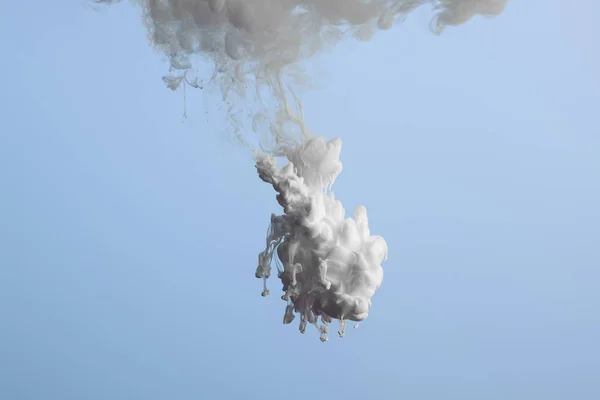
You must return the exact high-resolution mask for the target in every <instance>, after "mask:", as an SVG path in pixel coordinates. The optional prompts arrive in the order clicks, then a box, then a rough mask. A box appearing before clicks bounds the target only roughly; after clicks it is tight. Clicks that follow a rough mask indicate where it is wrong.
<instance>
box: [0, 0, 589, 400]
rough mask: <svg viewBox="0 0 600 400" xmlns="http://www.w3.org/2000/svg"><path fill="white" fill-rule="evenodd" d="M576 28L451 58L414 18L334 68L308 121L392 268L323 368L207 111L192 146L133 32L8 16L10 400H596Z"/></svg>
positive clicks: (74, 18)
mask: <svg viewBox="0 0 600 400" xmlns="http://www.w3.org/2000/svg"><path fill="white" fill-rule="evenodd" d="M577 4H578V6H577V7H575V6H574V5H573V4H571V2H565V1H558V0H548V1H542V0H530V1H516V0H512V1H509V4H508V7H507V9H506V11H505V12H504V13H503V14H502V15H501V16H500V17H498V18H496V19H492V20H486V19H483V18H477V19H475V20H473V21H471V22H469V23H468V24H467V25H464V26H462V27H460V28H452V29H449V30H447V31H446V32H445V33H444V34H443V36H441V37H435V36H433V35H432V34H430V33H429V32H428V31H427V23H428V20H429V18H430V13H429V12H428V11H427V10H421V11H418V12H416V13H415V14H413V15H411V17H410V18H409V19H408V21H407V22H406V23H405V24H403V25H400V26H397V27H396V28H395V29H393V30H392V31H388V32H382V33H379V34H378V35H377V36H376V37H375V39H374V40H372V41H371V42H369V43H368V44H365V43H360V42H350V43H347V44H344V45H342V46H340V47H338V48H336V49H335V50H334V51H333V52H331V53H330V54H328V55H325V56H323V57H321V58H319V62H318V65H319V68H320V69H321V70H322V71H323V73H324V75H323V77H322V79H321V80H322V82H323V85H322V88H321V89H320V90H317V91H314V92H309V93H308V94H307V95H306V96H304V103H305V107H306V115H307V121H308V123H309V125H310V127H311V128H312V130H313V131H314V132H315V133H318V134H321V135H325V136H327V137H336V136H340V137H342V139H343V141H344V147H343V151H342V161H343V162H344V172H343V174H342V175H341V176H340V178H339V180H338V181H337V183H336V187H335V190H336V196H337V197H338V198H340V199H341V200H342V201H343V202H344V204H345V206H346V209H347V210H349V211H351V210H352V209H353V208H354V207H355V206H356V205H358V204H365V205H366V206H367V208H368V210H369V216H370V221H371V230H372V232H373V233H375V234H381V235H383V236H384V237H385V238H386V240H387V242H388V245H389V249H390V252H389V256H390V257H389V260H388V261H387V262H386V263H385V264H384V270H385V278H384V284H383V286H382V287H381V289H380V290H379V291H378V293H377V294H376V295H375V298H374V300H373V309H372V311H371V314H370V316H369V319H368V320H367V321H366V322H365V323H364V324H361V327H360V328H359V329H349V331H348V333H347V335H346V337H345V338H344V339H343V340H341V339H338V338H337V337H335V335H331V336H332V337H331V339H330V341H329V342H328V343H327V344H325V345H323V344H322V343H320V342H319V339H318V334H317V332H316V331H315V330H314V329H313V328H311V327H309V329H308V330H307V333H306V334H305V335H300V334H299V333H298V330H297V325H296V323H294V324H293V325H291V326H284V325H282V324H281V318H282V315H283V311H284V307H285V304H284V303H283V302H282V301H281V300H279V298H278V297H279V296H278V295H277V290H273V295H271V296H270V297H267V298H266V299H264V298H261V296H260V292H261V282H260V281H259V280H256V279H255V278H254V269H255V267H256V260H257V253H258V252H259V251H260V250H261V249H262V247H263V245H264V236H265V234H266V228H267V225H268V222H269V216H270V213H271V212H278V211H279V207H278V205H277V203H276V201H275V194H274V192H272V189H271V188H269V187H268V186H267V185H265V184H264V183H262V182H261V181H260V180H259V179H258V178H257V177H256V175H255V170H254V167H253V165H252V160H251V157H250V154H249V153H247V152H244V151H243V150H242V149H241V148H239V147H236V146H235V145H233V144H231V143H230V142H229V141H228V140H227V139H225V138H224V136H222V135H220V134H219V132H218V129H214V126H213V125H214V124H215V122H214V119H213V120H212V122H210V123H207V122H206V119H207V118H206V115H205V113H204V111H203V102H204V101H205V99H204V97H202V96H201V95H199V94H197V93H194V92H192V91H188V96H187V98H188V116H189V118H188V119H187V120H186V121H185V122H184V123H183V124H182V123H181V114H182V111H183V94H182V93H179V92H177V93H172V92H170V91H168V90H167V89H165V87H164V84H163V82H162V81H161V79H160V78H161V76H162V75H163V74H164V73H166V71H167V64H166V61H165V59H164V57H163V56H162V55H160V54H157V53H156V52H155V51H153V50H152V49H151V48H150V47H149V46H148V45H147V40H146V31H145V29H144V28H143V27H142V25H141V22H140V12H139V10H138V9H137V8H134V7H132V6H131V5H129V4H127V3H124V4H120V5H118V6H115V7H111V8H108V9H106V10H101V11H100V12H98V11H95V10H94V9H93V8H91V7H89V5H86V3H85V2H83V1H61V2H59V1H56V2H50V1H39V0H38V1H21V2H17V1H7V0H2V1H0V46H1V48H2V62H1V63H0V74H1V76H2V77H3V85H2V92H1V95H0V121H1V123H2V125H1V127H0V399H8V400H13V399H15V400H16V399H27V400H29V399H36V400H37V399H40V400H41V399H44V400H50V399H57V400H68V399H77V400H81V399H103V400H104V399H110V400H118V399H128V400H130V399H145V400H149V399H170V400H171V399H177V400H183V399H238V398H244V399H271V398H287V399H290V400H293V399H304V398H312V399H321V398H323V399H325V398H342V397H344V398H349V399H353V398H379V399H401V398H406V399H411V400H412V399H414V400H417V399H436V400H438V399H460V400H465V399H486V400H488V399H490V400H491V399H511V400H516V399H524V400H525V399H527V400H531V399H578V400H583V399H590V400H591V399H598V398H600V379H599V377H600V347H599V344H598V338H600V312H598V309H599V307H600V211H599V208H598V207H599V204H600V164H599V162H598V160H599V156H600V137H599V134H600V128H599V126H598V112H599V109H598V105H599V104H600V95H599V89H600V80H599V79H598V71H600V61H599V57H598V47H597V42H596V44H594V43H595V42H594V37H596V38H597V37H600V36H598V29H597V25H596V23H597V18H596V17H594V15H596V16H597V15H598V14H599V13H600V5H599V4H598V2H595V1H591V0H589V1H581V2H577ZM596 40H597V39H596ZM594 71H595V72H594ZM216 123H217V124H218V121H217V122H216ZM211 124H212V125H211ZM271 287H272V289H277V288H278V285H277V284H276V282H275V281H273V282H271Z"/></svg>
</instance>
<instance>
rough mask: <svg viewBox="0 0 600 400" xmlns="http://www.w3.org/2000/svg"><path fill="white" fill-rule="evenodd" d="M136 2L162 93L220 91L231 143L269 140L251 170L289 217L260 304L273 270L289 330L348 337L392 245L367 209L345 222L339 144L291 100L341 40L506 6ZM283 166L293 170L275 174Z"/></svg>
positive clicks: (292, 0)
mask: <svg viewBox="0 0 600 400" xmlns="http://www.w3.org/2000/svg"><path fill="white" fill-rule="evenodd" d="M117 1H118V0H98V2H101V3H114V2H117ZM133 1H134V2H136V3H138V4H139V5H140V6H141V9H142V11H143V16H144V22H145V25H146V27H147V29H148V33H149V38H150V42H151V43H152V44H153V45H154V46H155V47H157V48H158V49H160V51H161V52H163V53H164V54H165V55H166V56H168V58H169V61H170V66H171V72H170V74H169V75H168V76H166V77H164V78H163V79H164V81H165V83H166V84H167V86H168V87H169V88H171V89H172V90H176V89H177V88H178V87H180V86H181V85H185V86H192V87H196V88H203V87H205V86H206V87H217V88H218V90H219V92H220V93H219V96H218V98H212V99H209V101H214V102H224V103H225V104H226V105H227V107H226V109H227V116H228V118H229V121H230V127H231V129H232V130H233V131H235V133H236V135H238V137H240V138H242V140H243V138H244V137H245V136H246V135H247V133H248V132H247V131H250V130H254V131H255V132H258V133H259V134H261V135H262V137H261V143H260V144H261V148H262V151H256V168H257V171H258V174H259V177H260V178H261V179H262V180H263V181H265V182H267V183H269V184H271V185H272V186H273V188H274V189H275V191H276V192H277V201H278V202H279V204H280V205H281V206H282V207H283V211H284V212H283V214H282V215H279V216H276V215H272V216H271V225H270V228H269V232H268V234H267V238H266V248H265V250H264V251H263V252H261V253H260V254H259V265H258V268H257V270H256V276H257V277H258V278H262V279H263V280H264V281H265V285H264V290H263V295H266V294H268V293H269V291H268V289H267V286H266V281H267V278H269V277H270V274H271V264H273V263H275V264H276V266H277V271H278V278H279V279H280V280H281V282H282V284H283V292H284V294H283V296H282V299H283V300H284V301H285V302H286V310H285V313H284V317H283V322H284V323H286V324H287V323H290V322H291V321H292V320H293V319H294V316H295V313H297V314H299V315H300V330H301V331H302V332H304V330H305V328H306V325H307V323H312V324H314V325H315V326H317V328H318V329H319V331H320V332H321V340H323V341H325V340H327V332H328V323H329V322H331V320H332V319H338V320H340V329H339V334H340V336H343V334H344V327H345V324H346V321H348V320H351V321H362V320H364V319H365V318H366V317H367V315H368V312H369V309H370V306H371V297H372V296H373V294H374V293H375V291H376V290H377V288H378V287H379V286H380V285H381V283H382V279H383V269H382V267H381V263H382V262H383V261H384V260H385V259H386V257H387V244H386V242H385V240H384V239H383V238H382V237H380V236H372V235H371V234H370V231H369V225H368V219H367V212H366V209H365V207H363V206H359V207H357V208H356V209H355V211H354V218H346V217H345V210H344V208H343V206H342V203H341V202H340V201H338V200H336V199H335V196H334V194H333V192H332V191H331V186H332V185H333V182H334V181H335V179H336V177H337V176H338V175H339V173H341V171H342V164H341V162H340V160H339V156H340V151H341V145H342V142H341V140H340V139H333V140H331V141H328V142H327V141H326V140H325V139H324V138H322V137H318V136H313V135H312V134H311V132H310V131H309V129H308V128H307V126H306V125H305V123H304V118H303V114H302V106H301V102H300V101H299V100H298V99H297V98H296V97H295V94H294V90H293V88H294V87H297V86H298V85H300V84H302V81H303V75H302V72H303V70H302V68H300V65H301V64H302V62H304V61H306V60H309V59H310V58H311V57H312V56H313V55H315V54H316V53H319V52H320V51H322V50H323V49H326V48H330V47H332V46H334V45H335V44H336V43H338V42H340V41H341V40H343V39H345V38H352V37H353V38H356V39H358V40H363V41H368V40H369V39H370V38H371V37H372V36H373V35H374V34H375V33H376V32H377V31H378V30H386V29H390V28H392V27H393V26H394V24H396V23H398V22H401V21H402V20H403V19H404V18H405V17H406V16H407V15H408V14H410V13H411V12H412V11H414V10H415V9H417V8H418V7H421V6H424V7H430V8H431V9H432V20H431V24H430V29H431V30H432V31H433V32H434V33H435V34H440V33H442V31H443V30H444V29H445V28H446V27H449V26H456V25H461V24H463V23H466V22H467V21H469V20H470V19H472V18H473V17H475V16H477V15H482V16H496V15H499V14H500V13H502V11H503V10H504V8H505V6H506V1H507V0H133ZM206 65H209V66H210V67H211V73H209V74H208V75H207V76H202V74H201V73H198V72H197V68H198V67H200V66H206ZM244 121H249V124H246V123H245V122H244ZM265 148H266V149H267V150H265ZM276 157H283V158H286V159H287V161H288V163H287V164H286V165H285V166H284V167H277V165H276ZM319 317H320V319H321V325H319V324H318V321H317V320H318V318H319Z"/></svg>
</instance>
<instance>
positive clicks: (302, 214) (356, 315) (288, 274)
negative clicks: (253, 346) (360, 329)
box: [256, 137, 387, 341]
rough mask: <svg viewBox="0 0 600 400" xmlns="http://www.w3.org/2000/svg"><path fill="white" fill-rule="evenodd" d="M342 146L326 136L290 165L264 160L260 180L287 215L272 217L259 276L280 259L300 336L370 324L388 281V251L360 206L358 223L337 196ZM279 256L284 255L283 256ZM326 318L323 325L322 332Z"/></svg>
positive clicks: (301, 147)
mask: <svg viewBox="0 0 600 400" xmlns="http://www.w3.org/2000/svg"><path fill="white" fill-rule="evenodd" d="M341 147H342V141H341V140H340V139H333V140H331V141H329V142H325V139H324V138H322V137H312V138H308V139H307V140H306V141H304V142H302V143H299V144H297V145H294V146H292V147H289V148H285V149H284V152H283V153H284V154H285V156H286V158H287V160H288V164H286V165H285V166H284V167H281V168H278V167H276V165H275V158H274V157H273V156H272V155H261V156H259V157H258V158H257V161H256V169H257V170H258V176H259V177H260V178H261V179H262V180H263V181H265V182H267V183H269V184H271V185H273V188H274V189H275V191H276V192H277V193H278V195H277V200H278V202H279V204H280V205H281V206H282V207H283V211H284V213H283V215H272V216H271V226H270V229H269V232H268V234H267V240H266V248H265V250H264V251H263V252H262V253H260V255H259V257H258V268H257V270H256V277H258V278H263V279H264V281H265V286H264V291H263V295H266V294H268V293H269V291H268V289H267V285H266V280H267V278H268V277H269V276H270V274H271V260H273V256H274V255H276V256H277V258H276V259H277V260H278V261H279V262H278V263H276V264H277V272H278V277H279V278H280V279H281V281H282V283H283V291H284V294H283V296H282V299H283V300H285V301H286V302H287V307H286V311H285V315H284V317H283V322H284V323H285V324H288V323H290V322H292V320H293V319H294V314H293V311H296V312H298V313H299V314H300V331H301V332H304V330H305V329H306V324H307V322H308V323H311V324H315V326H317V328H318V329H319V330H320V331H321V340H323V341H325V340H327V332H328V323H329V322H331V320H332V318H335V319H338V320H340V321H341V324H340V329H339V334H340V336H343V335H344V326H345V321H347V320H351V321H357V322H358V321H362V320H364V319H365V318H367V315H368V314H369V308H370V306H371V296H373V294H374V293H375V291H376V290H377V288H378V287H379V285H381V281H382V279H383V269H382V268H381V263H382V262H383V261H384V260H385V259H386V258H387V244H386V243H385V240H384V239H383V238H382V237H381V236H372V235H371V233H370V231H369V221H368V219H367V210H366V208H365V207H363V206H359V207H357V208H356V210H354V219H352V218H346V217H345V210H344V207H343V206H342V203H341V202H340V201H338V200H336V199H335V196H334V194H333V192H332V191H330V190H329V189H330V188H331V185H332V184H333V182H334V181H335V179H336V177H337V176H338V174H339V173H340V172H341V171H342V164H341V162H340V159H339V156H340V151H341ZM275 253H276V254H275ZM319 316H320V317H321V322H322V325H321V326H320V327H319V326H318V325H317V318H319Z"/></svg>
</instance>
